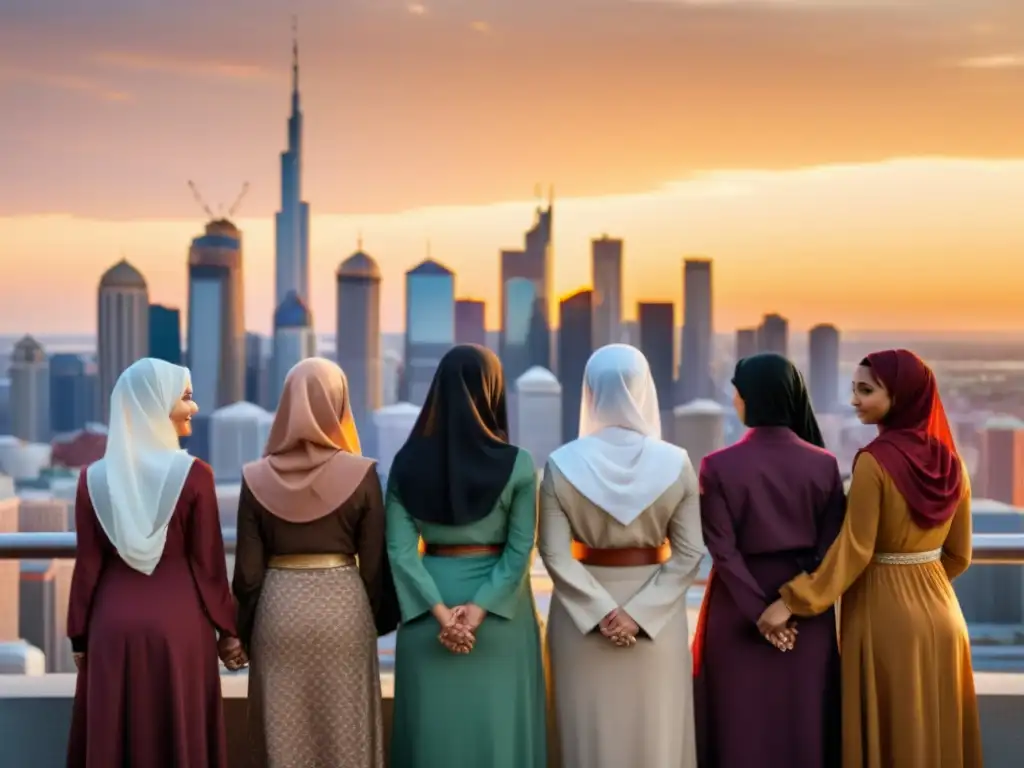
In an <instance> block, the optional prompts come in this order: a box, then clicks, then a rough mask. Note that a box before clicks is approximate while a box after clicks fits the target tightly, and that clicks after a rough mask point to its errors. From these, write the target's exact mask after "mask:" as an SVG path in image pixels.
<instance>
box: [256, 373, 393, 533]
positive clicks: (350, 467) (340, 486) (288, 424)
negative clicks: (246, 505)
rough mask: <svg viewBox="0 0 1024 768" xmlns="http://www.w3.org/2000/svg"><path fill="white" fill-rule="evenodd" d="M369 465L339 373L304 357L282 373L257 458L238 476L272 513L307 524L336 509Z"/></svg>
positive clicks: (292, 521)
mask: <svg viewBox="0 0 1024 768" xmlns="http://www.w3.org/2000/svg"><path fill="white" fill-rule="evenodd" d="M372 466H373V460H372V459H367V458H363V456H362V451H361V449H360V445H359V433H358V432H356V424H355V421H354V419H353V418H352V408H351V406H350V404H349V398H348V381H347V380H346V378H345V374H344V372H342V370H341V368H339V367H338V366H337V365H335V364H334V363H333V362H331V361H330V360H325V359H324V358H322V357H310V358H307V359H305V360H302V361H301V362H299V363H298V364H297V365H295V366H294V367H293V368H292V369H291V370H290V371H289V372H288V375H287V376H286V377H285V380H284V387H283V389H282V391H281V401H280V403H279V404H278V406H277V413H276V414H275V415H274V423H273V424H272V425H271V427H270V436H269V437H268V438H267V446H266V449H265V450H264V455H263V458H262V459H260V460H259V461H254V462H252V463H250V464H246V465H245V467H243V468H242V476H243V477H244V478H245V483H246V485H247V486H248V487H249V490H250V491H251V492H252V495H253V496H255V497H256V500H257V501H258V502H259V503H260V504H262V505H263V507H264V508H265V509H266V510H267V511H268V512H270V513H271V514H272V515H275V516H276V517H280V518H281V519H282V520H286V521H288V522H291V523H308V522H310V521H312V520H317V519H319V518H321V517H324V516H325V515H328V514H330V513H331V512H333V511H334V510H336V509H337V508H338V507H340V506H341V505H342V504H343V503H344V502H345V500H346V499H348V497H349V496H351V495H352V493H353V492H354V491H355V490H356V488H358V487H359V484H360V483H361V482H362V481H363V478H365V477H366V473H367V472H368V471H370V468H371V467H372Z"/></svg>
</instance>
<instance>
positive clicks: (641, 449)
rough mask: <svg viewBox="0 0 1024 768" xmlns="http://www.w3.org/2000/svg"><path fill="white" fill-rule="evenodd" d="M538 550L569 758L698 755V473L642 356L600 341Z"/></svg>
mask: <svg viewBox="0 0 1024 768" xmlns="http://www.w3.org/2000/svg"><path fill="white" fill-rule="evenodd" d="M539 550H540V555H541V558H542V559H543V560H544V564H545V566H547V570H548V573H549V574H550V575H551V580H552V581H553V583H554V593H553V598H552V601H551V613H550V618H549V622H548V631H547V642H548V649H549V653H550V662H551V674H552V688H553V697H554V710H555V717H556V724H557V732H558V740H559V742H560V751H561V761H562V765H563V766H564V768H622V766H627V765H628V766H630V768H668V766H672V768H684V767H685V768H692V767H693V766H696V748H695V737H694V725H693V689H692V683H691V675H692V664H691V661H690V654H689V651H688V646H689V629H688V626H687V616H686V592H687V590H688V589H689V587H690V585H691V584H692V582H693V579H694V577H695V576H696V574H697V568H698V566H699V565H700V561H701V559H702V557H703V551H704V543H703V539H702V537H701V524H700V506H699V493H698V488H697V477H696V473H695V472H694V469H693V465H692V464H691V463H690V459H689V457H688V456H687V454H686V451H684V450H683V449H681V448H678V447H676V446H674V445H670V444H669V443H666V442H664V441H663V440H662V439H661V420H660V417H659V412H658V397H657V393H656V392H655V389H654V382H653V380H652V379H651V372H650V368H649V367H648V364H647V360H646V358H645V357H644V356H643V354H642V353H641V352H640V351H639V350H637V349H635V348H633V347H631V346H628V345H625V344H612V345H609V346H606V347H602V348H601V349H599V350H597V351H596V352H595V353H594V354H593V355H592V356H591V358H590V360H589V362H588V363H587V367H586V371H585V372H584V381H583V402H582V408H581V414H580V436H579V439H577V440H574V441H572V442H571V443H568V444H567V445H564V446H562V447H561V448H559V449H558V450H556V451H555V452H554V453H552V454H551V456H550V457H549V459H548V463H547V466H546V467H545V469H544V479H543V481H542V483H541V511H540V542H539Z"/></svg>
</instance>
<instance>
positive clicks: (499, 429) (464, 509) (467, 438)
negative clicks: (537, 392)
mask: <svg viewBox="0 0 1024 768" xmlns="http://www.w3.org/2000/svg"><path fill="white" fill-rule="evenodd" d="M518 455H519V449H518V448H516V447H515V446H513V445H509V443H508V413H507V411H506V407H505V380H504V374H503V373H502V370H501V363H500V362H499V361H498V357H497V356H496V355H495V354H494V353H493V352H491V351H490V350H488V349H485V348H484V347H480V346H477V345H475V344H462V345H459V346H457V347H453V348H452V349H450V350H449V351H448V353H447V354H446V355H445V356H444V357H442V358H441V362H440V363H439V364H438V366H437V371H436V372H435V373H434V380H433V382H432V383H431V385H430V391H429V392H428V393H427V399H426V402H425V403H424V404H423V409H422V410H421V411H420V416H419V418H418V419H417V420H416V424H415V426H414V427H413V428H412V433H411V434H410V435H409V439H408V440H407V441H406V442H405V445H403V446H402V448H401V450H400V451H399V452H398V454H397V455H396V456H395V460H394V463H393V464H392V466H391V476H392V478H393V480H394V482H395V483H396V484H397V485H396V487H397V488H398V492H399V494H400V495H401V498H402V504H403V506H405V508H406V510H407V511H408V512H409V514H410V515H412V517H414V518H415V519H417V520H422V521H425V522H429V523H439V524H442V525H465V524H468V523H472V522H475V521H477V520H481V519H483V518H485V517H487V515H489V514H490V513H491V510H492V509H493V508H494V505H495V503H496V502H497V501H498V498H499V497H500V496H501V492H502V491H503V490H504V489H505V485H506V484H507V483H508V479H509V477H511V475H512V470H513V468H514V467H515V463H516V457H517V456H518Z"/></svg>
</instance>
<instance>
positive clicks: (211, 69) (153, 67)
mask: <svg viewBox="0 0 1024 768" xmlns="http://www.w3.org/2000/svg"><path fill="white" fill-rule="evenodd" d="M90 59H91V61H93V62H94V63H97V64H102V65H106V66H110V67H116V68H117V69H126V70H133V71H136V72H164V73H167V74H176V75H189V76H196V77H218V78H227V79H231V80H280V79H281V76H280V75H278V74H277V73H275V72H271V71H269V70H267V69H264V68H263V67H261V66H258V65H255V64H244V63H239V62H231V61H220V60H217V59H212V60H211V59H207V60H203V59H183V58H175V57H168V56H154V55H151V54H145V53H132V52H128V51H102V52H100V53H97V54H94V55H93V56H91V57H90Z"/></svg>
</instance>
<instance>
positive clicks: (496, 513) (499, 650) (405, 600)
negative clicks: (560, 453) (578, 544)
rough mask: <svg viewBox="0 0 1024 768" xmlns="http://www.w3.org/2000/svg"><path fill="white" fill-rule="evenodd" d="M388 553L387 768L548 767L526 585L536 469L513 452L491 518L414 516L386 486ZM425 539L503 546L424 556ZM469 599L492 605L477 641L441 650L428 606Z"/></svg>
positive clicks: (536, 638)
mask: <svg viewBox="0 0 1024 768" xmlns="http://www.w3.org/2000/svg"><path fill="white" fill-rule="evenodd" d="M386 504H387V540H388V555H389V557H390V560H391V568H392V571H393V573H394V580H395V587H396V589H397V591H398V600H399V603H400V605H401V609H402V623H401V625H400V626H399V628H398V638H397V642H396V647H395V708H394V721H393V728H392V735H391V757H390V763H391V765H392V766H393V768H451V766H460V767H461V766H465V768H544V767H545V766H546V764H547V721H546V709H545V707H546V690H545V680H544V667H543V662H542V657H541V640H540V625H539V622H538V618H537V607H536V604H535V603H534V599H533V590H532V588H531V585H530V561H531V558H532V556H533V547H534V540H535V536H536V530H537V478H536V472H535V470H534V466H533V460H532V458H531V457H530V454H528V453H527V452H526V451H520V452H519V455H518V457H517V458H516V463H515V467H514V469H513V470H512V475H511V476H510V477H509V480H508V483H507V484H506V485H505V489H504V490H503V491H502V493H501V497H500V498H499V499H498V502H497V504H495V506H494V509H493V510H492V511H491V513H490V514H488V515H487V516H486V517H484V518H482V519H481V520H478V521H476V522H474V523H471V524H469V525H462V526H444V525H436V524H431V523H424V522H420V521H418V520H415V519H413V518H412V517H411V516H410V515H409V513H408V512H407V511H406V509H405V507H404V506H403V505H402V500H401V498H400V497H399V494H398V489H397V488H396V487H395V483H389V484H388V492H387V502H386ZM420 537H422V538H423V540H424V541H425V542H427V543H429V544H442V545H444V544H500V545H504V550H503V552H502V554H501V555H479V556H467V557H429V556H424V557H421V556H420V554H419V550H418V547H419V539H420ZM468 602H473V603H475V604H477V605H479V606H480V607H481V608H483V609H484V610H486V611H487V617H486V618H485V619H484V621H483V623H482V624H481V625H480V627H479V629H478V630H477V633H476V635H477V639H476V645H475V646H474V647H473V650H472V651H471V652H470V653H469V654H466V655H457V654H453V653H451V652H450V651H448V650H447V649H446V648H444V646H442V645H441V643H439V642H438V640H437V635H438V633H439V632H440V627H439V626H438V623H437V620H436V619H435V618H434V617H433V615H432V614H431V612H430V610H431V608H432V607H433V606H434V605H436V604H438V603H444V604H445V605H447V606H449V607H454V606H456V605H461V604H463V603H468Z"/></svg>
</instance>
